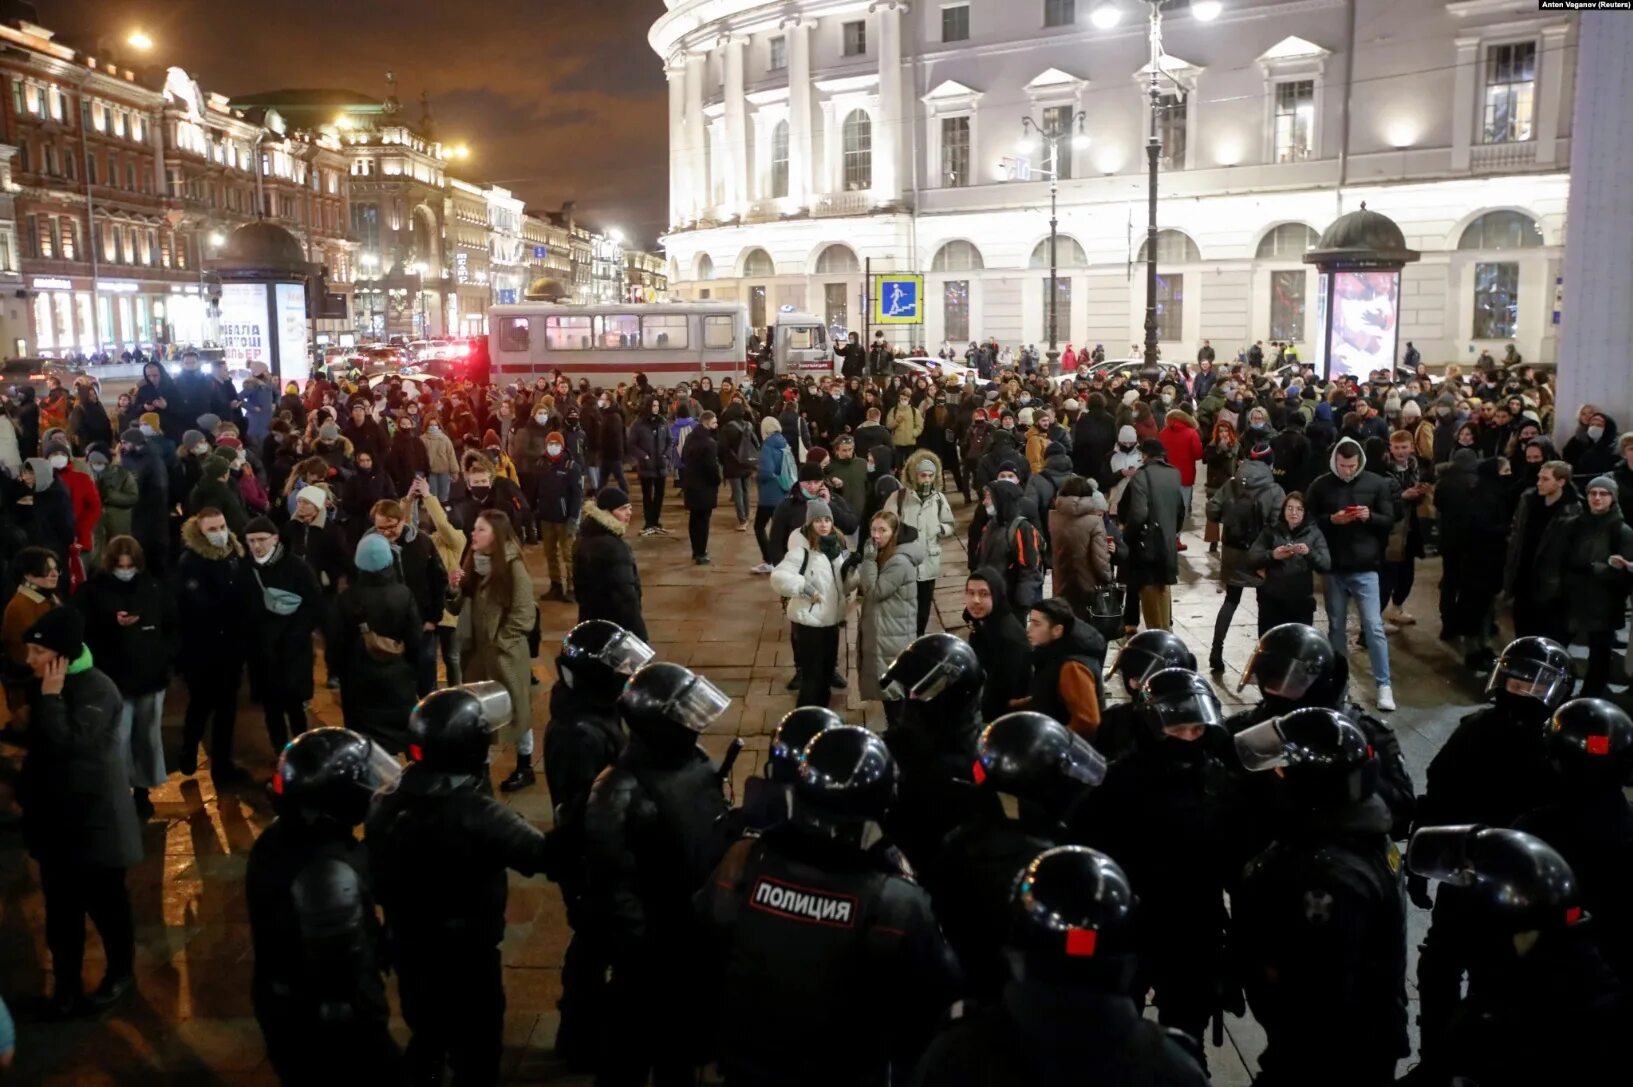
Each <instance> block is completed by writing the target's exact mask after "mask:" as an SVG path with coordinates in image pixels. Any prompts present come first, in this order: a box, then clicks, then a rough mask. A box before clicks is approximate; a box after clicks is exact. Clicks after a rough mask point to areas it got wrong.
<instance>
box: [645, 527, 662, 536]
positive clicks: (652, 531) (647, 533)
mask: <svg viewBox="0 0 1633 1087" xmlns="http://www.w3.org/2000/svg"><path fill="white" fill-rule="evenodd" d="M657 534H658V530H657V529H655V528H653V527H652V526H651V525H648V526H646V527H645V528H643V529H641V535H642V536H656V535H657Z"/></svg>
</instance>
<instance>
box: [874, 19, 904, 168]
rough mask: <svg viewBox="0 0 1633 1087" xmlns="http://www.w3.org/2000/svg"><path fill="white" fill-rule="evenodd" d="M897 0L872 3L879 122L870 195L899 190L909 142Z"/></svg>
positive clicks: (900, 20)
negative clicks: (876, 33)
mask: <svg viewBox="0 0 1633 1087" xmlns="http://www.w3.org/2000/svg"><path fill="white" fill-rule="evenodd" d="M905 6H906V5H904V4H901V3H898V2H897V0H880V2H879V3H878V4H876V5H875V9H876V10H877V12H878V16H879V18H878V28H879V123H878V125H877V126H876V130H875V131H874V133H873V195H874V197H875V198H877V199H879V200H895V199H898V198H899V197H900V196H901V194H902V187H901V177H902V163H903V161H904V155H903V153H902V152H903V149H904V148H906V146H907V144H908V140H907V133H906V130H905V127H904V122H905V120H906V118H905V116H904V113H903V109H902V8H903V7H905Z"/></svg>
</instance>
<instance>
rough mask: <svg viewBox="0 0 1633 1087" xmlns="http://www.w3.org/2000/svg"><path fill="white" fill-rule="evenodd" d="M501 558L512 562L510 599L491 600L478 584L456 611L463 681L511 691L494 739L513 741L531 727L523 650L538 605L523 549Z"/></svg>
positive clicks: (529, 677)
mask: <svg viewBox="0 0 1633 1087" xmlns="http://www.w3.org/2000/svg"><path fill="white" fill-rule="evenodd" d="M505 561H506V562H507V563H509V564H510V580H511V588H510V597H509V599H507V600H494V599H493V598H492V597H491V596H490V595H489V594H486V593H484V592H482V591H481V587H480V586H477V587H476V588H475V589H474V591H470V592H469V593H468V594H467V595H466V597H465V606H464V607H463V608H461V609H460V611H459V635H458V642H459V660H460V664H461V666H462V667H463V669H464V677H465V682H466V683H475V682H477V681H478V680H484V679H491V680H497V681H498V682H500V683H503V684H504V685H505V689H506V690H507V691H509V692H510V704H511V711H512V714H513V717H512V719H511V723H510V726H509V727H508V728H506V729H504V730H503V731H501V732H500V733H499V735H498V736H497V737H495V739H496V740H497V742H499V743H514V742H515V740H516V737H517V736H519V735H520V734H521V730H522V729H523V728H532V727H533V658H532V656H531V655H530V654H529V653H528V651H527V635H528V632H529V631H531V630H532V629H533V623H534V619H535V616H536V615H537V614H538V605H537V604H535V603H534V602H533V579H532V578H530V577H529V576H528V574H527V564H526V563H524V562H523V561H522V553H521V549H520V548H518V547H517V546H516V545H515V544H511V545H510V547H509V548H507V549H506V551H505ZM466 588H467V586H461V589H462V590H463V589H466Z"/></svg>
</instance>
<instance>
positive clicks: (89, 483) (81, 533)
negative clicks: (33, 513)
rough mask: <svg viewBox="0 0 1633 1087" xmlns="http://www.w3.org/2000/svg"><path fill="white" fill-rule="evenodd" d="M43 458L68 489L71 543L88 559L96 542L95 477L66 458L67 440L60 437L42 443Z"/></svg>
mask: <svg viewBox="0 0 1633 1087" xmlns="http://www.w3.org/2000/svg"><path fill="white" fill-rule="evenodd" d="M45 459H46V461H47V463H49V464H50V465H51V471H52V472H53V473H54V474H55V476H56V479H57V481H58V482H59V483H61V484H62V486H63V489H64V490H66V491H67V492H68V503H69V505H70V507H72V509H73V514H74V544H75V546H77V547H78V548H79V551H80V553H81V554H82V555H83V556H84V558H85V560H87V561H88V560H89V559H90V558H91V553H92V551H93V549H94V548H95V546H96V525H97V522H98V521H100V520H101V519H102V496H101V494H99V493H98V492H97V488H96V480H95V478H93V477H92V475H91V473H90V472H89V471H82V470H81V468H80V465H76V464H75V463H74V462H73V461H72V460H71V459H70V457H69V448H68V443H67V442H66V441H64V440H63V439H61V438H55V437H54V438H51V439H49V440H48V441H47V442H46V443H45Z"/></svg>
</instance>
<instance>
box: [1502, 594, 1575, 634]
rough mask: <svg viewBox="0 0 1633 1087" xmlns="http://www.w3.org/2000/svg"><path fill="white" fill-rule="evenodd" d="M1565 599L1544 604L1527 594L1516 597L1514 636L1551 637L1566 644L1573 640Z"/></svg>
mask: <svg viewBox="0 0 1633 1087" xmlns="http://www.w3.org/2000/svg"><path fill="white" fill-rule="evenodd" d="M1565 612H1566V604H1565V601H1563V600H1560V601H1557V602H1555V603H1553V604H1543V603H1539V602H1538V601H1535V600H1532V599H1531V598H1529V597H1527V596H1518V595H1517V596H1515V597H1514V637H1516V638H1532V637H1535V638H1551V639H1553V640H1554V641H1556V642H1558V643H1559V644H1560V645H1564V644H1566V643H1567V642H1569V641H1570V640H1571V631H1570V625H1569V623H1568V622H1567V617H1566V615H1565Z"/></svg>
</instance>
